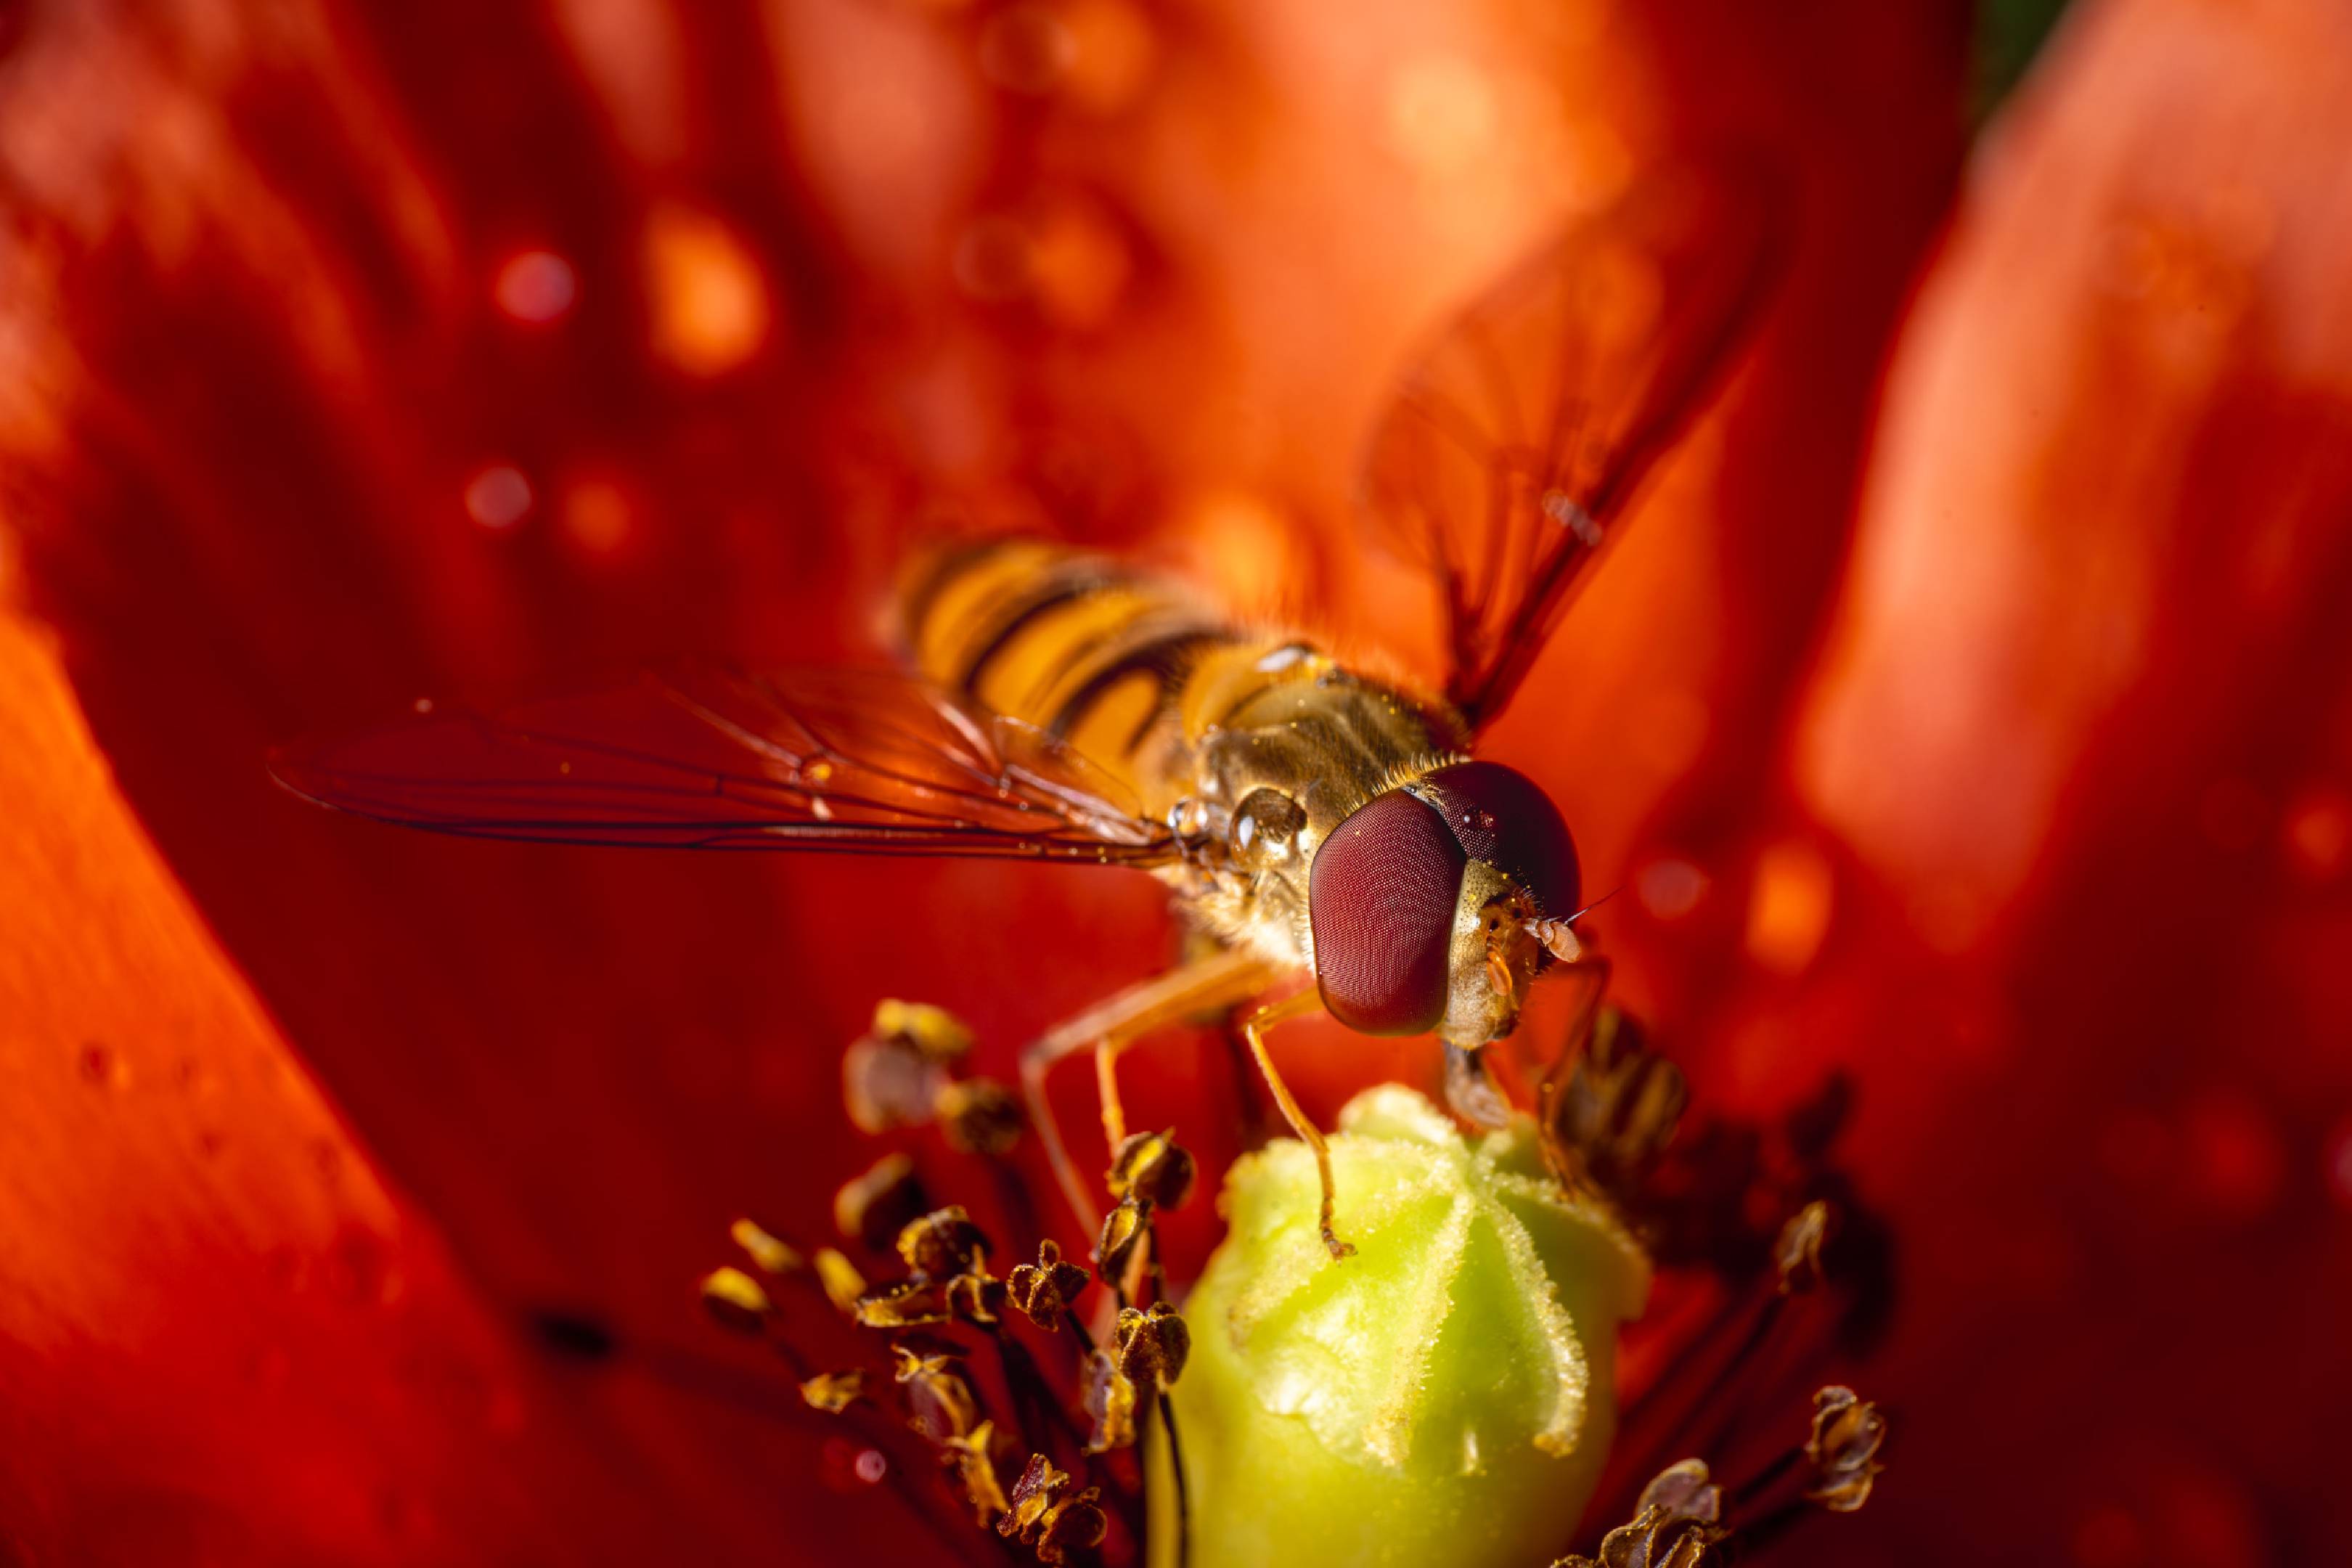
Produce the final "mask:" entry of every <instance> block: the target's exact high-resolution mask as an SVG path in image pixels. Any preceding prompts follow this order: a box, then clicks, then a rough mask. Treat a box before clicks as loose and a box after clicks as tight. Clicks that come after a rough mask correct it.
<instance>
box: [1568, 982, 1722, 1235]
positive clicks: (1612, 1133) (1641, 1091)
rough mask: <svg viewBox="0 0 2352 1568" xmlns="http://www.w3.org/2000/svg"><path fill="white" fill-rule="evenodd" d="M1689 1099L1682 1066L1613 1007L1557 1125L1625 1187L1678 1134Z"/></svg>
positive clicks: (1612, 1186) (1598, 1169)
mask: <svg viewBox="0 0 2352 1568" xmlns="http://www.w3.org/2000/svg"><path fill="white" fill-rule="evenodd" d="M1689 1100H1690V1090H1689V1089H1688V1087H1687V1086H1686V1085H1685V1083H1684V1081H1683V1075H1682V1072H1681V1070H1680V1069H1679V1068H1676V1067H1675V1065H1674V1064H1673V1063H1671V1062H1669V1061H1667V1060H1666V1059H1665V1058H1663V1057H1659V1056H1655V1055H1654V1054H1652V1053H1651V1051H1650V1050H1649V1049H1648V1047H1647V1046H1646V1044H1645V1043H1644V1041H1643V1038H1642V1032H1641V1028H1640V1026H1638V1025H1636V1024H1635V1023H1633V1020H1632V1019H1630V1018H1627V1017H1626V1016H1624V1015H1623V1014H1622V1013H1621V1012H1619V1011H1618V1010H1617V1009H1616V1008H1614V1007H1611V1008H1607V1009H1605V1010H1603V1011H1602V1013H1601V1017H1600V1019H1599V1021H1598V1022H1597V1023H1596V1024H1595V1025H1594V1026H1593V1031H1592V1043H1591V1047H1590V1048H1589V1049H1588V1050H1587V1051H1586V1052H1585V1055H1584V1058H1583V1059H1582V1060H1581V1061H1580V1062H1578V1063H1577V1064H1576V1068H1575V1071H1574V1073H1573V1074H1572V1075H1571V1076H1570V1079H1569V1081H1568V1086H1567V1088H1566V1089H1564V1090H1563V1091H1562V1092H1561V1094H1560V1098H1559V1110H1557V1112H1556V1113H1555V1115H1554V1119H1553V1128H1552V1131H1553V1133H1554V1134H1555V1136H1556V1137H1557V1139H1558V1141H1559V1144H1560V1146H1562V1147H1563V1148H1565V1149H1566V1150H1568V1151H1569V1152H1570V1154H1572V1155H1573V1156H1574V1157H1575V1159H1576V1161H1577V1163H1579V1164H1580V1166H1581V1168H1582V1171H1583V1173H1584V1174H1585V1175H1586V1176H1588V1177H1590V1178H1591V1180H1592V1182H1593V1183H1594V1184H1597V1185H1598V1186H1600V1187H1601V1190H1602V1191H1604V1192H1607V1193H1611V1194H1623V1193H1625V1192H1628V1191H1630V1190H1632V1189H1633V1187H1635V1186H1636V1185H1638V1184H1639V1182H1640V1179H1641V1177H1642V1175H1643V1173H1644V1172H1645V1171H1647V1170H1648V1169H1649V1167H1650V1166H1651V1164H1652V1163H1654V1162H1655V1161H1656V1159H1657V1157H1658V1156H1659V1154H1660V1153H1662V1152H1664V1149H1665V1147H1666V1145H1667V1143H1668V1142H1671V1141H1672V1140H1673V1138H1674V1135H1675V1128H1676V1127H1677V1126H1678V1125H1679V1124H1680V1123H1681V1121H1682V1114H1683V1108H1684V1106H1685V1104H1687V1103H1688V1102H1689Z"/></svg>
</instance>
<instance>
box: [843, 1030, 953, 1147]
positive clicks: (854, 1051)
mask: <svg viewBox="0 0 2352 1568" xmlns="http://www.w3.org/2000/svg"><path fill="white" fill-rule="evenodd" d="M948 1081H949V1079H948V1070H947V1068H945V1067H943V1066H941V1065H940V1063H939V1062H936V1061H934V1060H932V1059H931V1058H929V1057H926V1056H925V1055H923V1053H922V1052H921V1051H919V1050H918V1049H916V1048H915V1047H914V1046H913V1045H911V1044H910V1043H908V1041H905V1040H900V1039H880V1038H877V1037H873V1036H870V1035H869V1036H867V1037H866V1038H864V1039H862V1040H858V1041H856V1042H855V1043H854V1044H852V1045H851V1046H850V1047H849V1049H848V1050H846V1051H845V1052H844V1053H843V1054H842V1058H841V1101H842V1105H843V1107H844V1108H845V1109H846V1110H848V1112H849V1120H850V1122H851V1124H852V1125H853V1126H855V1127H856V1129H857V1130H858V1131H860V1132H866V1133H873V1132H887V1131H890V1130H891V1129H892V1128H894V1127H920V1126H922V1125H924V1124H925V1123H926V1122H928V1121H930V1119H931V1117H932V1115H933V1114H934V1108H935V1107H936V1106H937V1105H938V1103H939V1099H940V1086H942V1085H943V1084H945V1083H947V1082H948Z"/></svg>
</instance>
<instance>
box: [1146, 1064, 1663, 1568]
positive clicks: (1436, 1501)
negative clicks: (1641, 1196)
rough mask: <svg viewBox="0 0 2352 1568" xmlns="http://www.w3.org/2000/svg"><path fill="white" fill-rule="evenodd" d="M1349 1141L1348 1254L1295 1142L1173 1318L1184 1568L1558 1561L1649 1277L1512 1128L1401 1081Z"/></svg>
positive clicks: (1334, 1150)
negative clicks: (1333, 1244)
mask: <svg viewBox="0 0 2352 1568" xmlns="http://www.w3.org/2000/svg"><path fill="white" fill-rule="evenodd" d="M1339 1127H1340V1131H1339V1133H1338V1134H1337V1135H1336V1136H1335V1137H1333V1139H1332V1140H1331V1163H1332V1170H1333V1173H1334V1175H1335V1177H1336V1178H1337V1182H1338V1186H1339V1212H1338V1215H1337V1222H1336V1223H1337V1228H1338V1229H1339V1234H1340V1235H1341V1236H1342V1237H1345V1238H1346V1239H1348V1240H1349V1241H1351V1242H1353V1243H1354V1244H1355V1246H1356V1249H1357V1250H1356V1255H1355V1256H1354V1257H1352V1258H1347V1259H1345V1260H1343V1261H1339V1262H1334V1261H1332V1260H1331V1258H1330V1257H1329V1256H1328V1254H1327V1253H1326V1252H1325V1250H1324V1248H1323V1245H1322V1242H1321V1240H1320V1239H1319V1237H1318V1235H1317V1232H1316V1206H1317V1195H1318V1188H1317V1184H1316V1177H1315V1162H1314V1159H1313V1157H1312V1156H1311V1155H1310V1154H1309V1153H1308V1152H1307V1149H1306V1147H1305V1146H1304V1145H1303V1144H1300V1143H1297V1142H1291V1141H1288V1140H1285V1141H1282V1142H1277V1143H1276V1144H1274V1145H1272V1146H1270V1147H1269V1148H1267V1149H1265V1151H1263V1152H1260V1153H1257V1154H1255V1155H1252V1156H1250V1157H1248V1158H1246V1159H1244V1160H1243V1161H1241V1162H1240V1163H1238V1164H1236V1165H1235V1166H1234V1169H1233V1172H1232V1173H1231V1174H1230V1175H1229V1176H1228V1177H1227V1178H1226V1183H1225V1194H1224V1203H1225V1206H1226V1210H1227V1216H1228V1219H1229V1221H1230V1224H1231V1229H1230V1232H1229V1233H1228V1235H1227V1237H1226V1238H1225V1241H1224V1244H1223V1246H1222V1247H1219V1248H1218V1249H1217V1252H1216V1255H1215V1256H1214V1257H1213V1258H1211V1259H1210V1261H1209V1267H1208V1269H1207V1271H1206V1272H1205V1273H1203V1274H1202V1277H1201V1281H1200V1284H1199V1285H1198V1286H1197V1287H1196V1288H1195V1289H1194V1290H1193V1292H1192V1297H1191V1299H1190V1300H1187V1301H1186V1302H1185V1303H1184V1316H1185V1318H1186V1320H1187V1321H1188V1322H1189V1323H1190V1324H1191V1327H1192V1360H1191V1362H1190V1363H1189V1364H1188V1365H1187V1367H1186V1368H1185V1371H1184V1373H1183V1376H1182V1378H1181V1380H1180V1381H1179V1382H1178V1384H1177V1385H1176V1388H1175V1404H1176V1412H1177V1416H1178V1420H1179V1424H1180V1427H1179V1429H1180V1431H1181V1436H1182V1439H1183V1447H1184V1457H1185V1473H1186V1475H1187V1477H1188V1478H1189V1479H1190V1482H1191V1493H1192V1496H1191V1508H1192V1564H1193V1568H1245V1565H1249V1564H1257V1563H1266V1564H1279V1565H1285V1568H1287V1565H1293V1564H1295V1565H1298V1568H1305V1565H1307V1564H1311V1563H1361V1564H1388V1565H1391V1568H1407V1565H1410V1564H1418V1563H1432V1564H1435V1563H1444V1564H1446V1565H1447V1568H1483V1565H1485V1564H1489V1563H1491V1564H1496V1565H1498V1568H1499V1565H1502V1564H1513V1565H1524V1564H1527V1563H1543V1562H1546V1561H1549V1556H1548V1553H1549V1552H1551V1551H1552V1550H1553V1549H1554V1548H1556V1547H1557V1546H1558V1545H1559V1543H1560V1542H1562V1541H1564V1540H1565V1539H1566V1538H1567V1536H1568V1535H1569V1533H1570V1531H1571V1530H1572V1529H1573V1527H1574V1525H1575V1523H1576V1520H1577V1517H1578V1515H1579V1514H1580V1513H1581V1512H1582V1511H1583V1509H1584V1505H1585V1501H1586V1500H1587V1499H1588V1498H1589V1497H1590V1496H1591V1491H1592V1488H1593V1485H1594V1483H1595V1482H1596V1481H1597V1480H1598V1479H1599V1477H1600V1472H1601V1465H1602V1462H1603V1461H1604V1460H1605V1459H1606V1458H1607V1457H1608V1451H1609V1442H1610V1438H1611V1435H1612V1430H1613V1428H1614V1426H1615V1415H1616V1410H1615V1403H1614V1397H1613V1387H1614V1374H1615V1361H1616V1341H1617V1325H1618V1324H1619V1323H1620V1322H1622V1321H1626V1320H1627V1319H1630V1318H1632V1317H1634V1316H1636V1315H1637V1314H1638V1313H1639V1312H1640V1310H1641V1308H1642V1303H1643V1297H1644V1296H1645V1295H1646V1294H1647V1291H1648V1289H1649V1267H1648V1263H1647V1261H1646V1260H1645V1259H1644V1258H1643V1256H1642V1253H1641V1250H1640V1248H1639V1247H1636V1246H1635V1245H1634V1243H1633V1240H1632V1239H1631V1238H1630V1237H1628V1236H1627V1235H1626V1234H1625V1232H1624V1230H1623V1228H1622V1226H1620V1225H1619V1224H1618V1223H1617V1221H1616V1220H1615V1218H1614V1217H1613V1216H1612V1215H1610V1214H1609V1213H1608V1212H1607V1210H1606V1209H1604V1208H1603V1207H1602V1206H1601V1205H1598V1204H1596V1203H1593V1202H1591V1201H1590V1200H1586V1199H1582V1198H1575V1197H1570V1196H1569V1195H1568V1194H1564V1193H1563V1192H1562V1191H1561V1190H1560V1188H1559V1185H1558V1184H1556V1183H1554V1182H1553V1181H1552V1180H1551V1178H1550V1177H1549V1175H1548V1174H1546V1173H1545V1171H1544V1168H1543V1163H1542V1161H1541V1159H1540V1157H1539V1154H1538V1150H1537V1146H1536V1140H1535V1135H1534V1131H1533V1129H1532V1127H1531V1126H1530V1125H1529V1124H1528V1123H1526V1122H1525V1121H1521V1122H1520V1123H1519V1124H1518V1125H1517V1126H1515V1127H1513V1128H1512V1129H1511V1130H1510V1131H1507V1132H1499V1133H1495V1134H1492V1135H1490V1136H1488V1137H1486V1139H1484V1140H1483V1141H1481V1142H1477V1143H1475V1144H1472V1143H1469V1142H1465V1140H1464V1139H1463V1137H1462V1135H1461V1134H1460V1133H1459V1132H1458V1131H1455V1128H1454V1123H1453V1122H1452V1121H1449V1120H1448V1119H1447V1118H1446V1117H1445V1116H1444V1114H1443V1113H1442V1112H1440V1111H1439V1110H1437V1108H1436V1107H1435V1106H1433V1105H1432V1104H1431V1103H1430V1102H1429V1101H1428V1100H1425V1099H1423V1097H1422V1096H1420V1095H1418V1094H1415V1093H1413V1092H1412V1090H1410V1089H1400V1088H1397V1087H1395V1086H1392V1085H1391V1086H1386V1087H1382V1088H1380V1089H1371V1090H1370V1091H1368V1092H1366V1093H1364V1094H1361V1095H1359V1096H1358V1097H1357V1098H1356V1099H1355V1100H1352V1101H1351V1102H1349V1106H1348V1107H1347V1109H1346V1110H1344V1111H1342V1112H1341V1113H1340V1119H1339ZM1167 1495H1168V1494H1167V1491H1166V1489H1164V1488H1160V1489H1155V1497H1156V1498H1158V1499H1160V1500H1165V1499H1166V1497H1167ZM1159 1512H1160V1515H1161V1518H1160V1519H1159V1520H1157V1521H1155V1529H1154V1531H1153V1533H1154V1536H1155V1538H1156V1540H1155V1547H1156V1550H1155V1552H1154V1560H1155V1562H1156V1563H1160V1564H1161V1565H1162V1568H1165V1565H1166V1564H1167V1563H1170V1562H1171V1561H1172V1552H1171V1545H1172V1542H1171V1540H1170V1535H1171V1531H1169V1530H1168V1529H1167V1528H1166V1520H1165V1515H1166V1512H1167V1510H1165V1509H1164V1508H1163V1509H1160V1510H1159Z"/></svg>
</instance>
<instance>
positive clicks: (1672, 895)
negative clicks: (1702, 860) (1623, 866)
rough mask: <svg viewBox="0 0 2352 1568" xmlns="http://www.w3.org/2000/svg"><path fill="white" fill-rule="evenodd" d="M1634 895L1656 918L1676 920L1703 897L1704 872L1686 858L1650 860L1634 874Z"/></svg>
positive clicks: (1704, 890) (1704, 891)
mask: <svg viewBox="0 0 2352 1568" xmlns="http://www.w3.org/2000/svg"><path fill="white" fill-rule="evenodd" d="M1633 896H1634V898H1636V899H1638V900H1641V904H1642V907H1643V909H1645V910H1648V911H1649V912H1650V913H1651V915H1652V916H1653V917H1654V918H1655V919H1658V920H1662V921H1678V920H1680V919H1682V918H1683V917H1684V916H1685V915H1686V914H1688V913H1690V912H1691V911H1692V910H1695V909H1696V908H1698V904H1699V900H1701V899H1703V898H1705V897H1706V872H1704V871H1702V870H1700V869H1699V868H1697V867H1696V866H1694V865H1692V864H1691V863H1690V862H1689V861H1687V860H1680V859H1674V858H1667V859H1663V860H1653V861H1651V862H1650V863H1649V864H1648V865H1646V866H1644V867H1643V868H1641V870H1640V871H1638V872H1636V873H1635V874H1634V877H1633Z"/></svg>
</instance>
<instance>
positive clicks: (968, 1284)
mask: <svg viewBox="0 0 2352 1568" xmlns="http://www.w3.org/2000/svg"><path fill="white" fill-rule="evenodd" d="M948 1310H949V1312H950V1313H951V1314H953V1315H954V1316H956V1317H959V1318H961V1319H962V1320H963V1321H965V1322H968V1323H980V1324H982V1325H985V1326H989V1327H993V1326H994V1325H995V1323H996V1322H997V1321H998V1320H999V1319H1000V1318H1002V1317H1003V1315H1004V1281H1003V1280H1002V1279H997V1278H995V1277H994V1276H992V1275H990V1274H986V1273H983V1272H982V1271H980V1270H978V1269H974V1270H973V1271H972V1272H971V1273H969V1274H959V1275H957V1276H956V1277H955V1278H954V1279H950V1280H949V1281H948Z"/></svg>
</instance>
